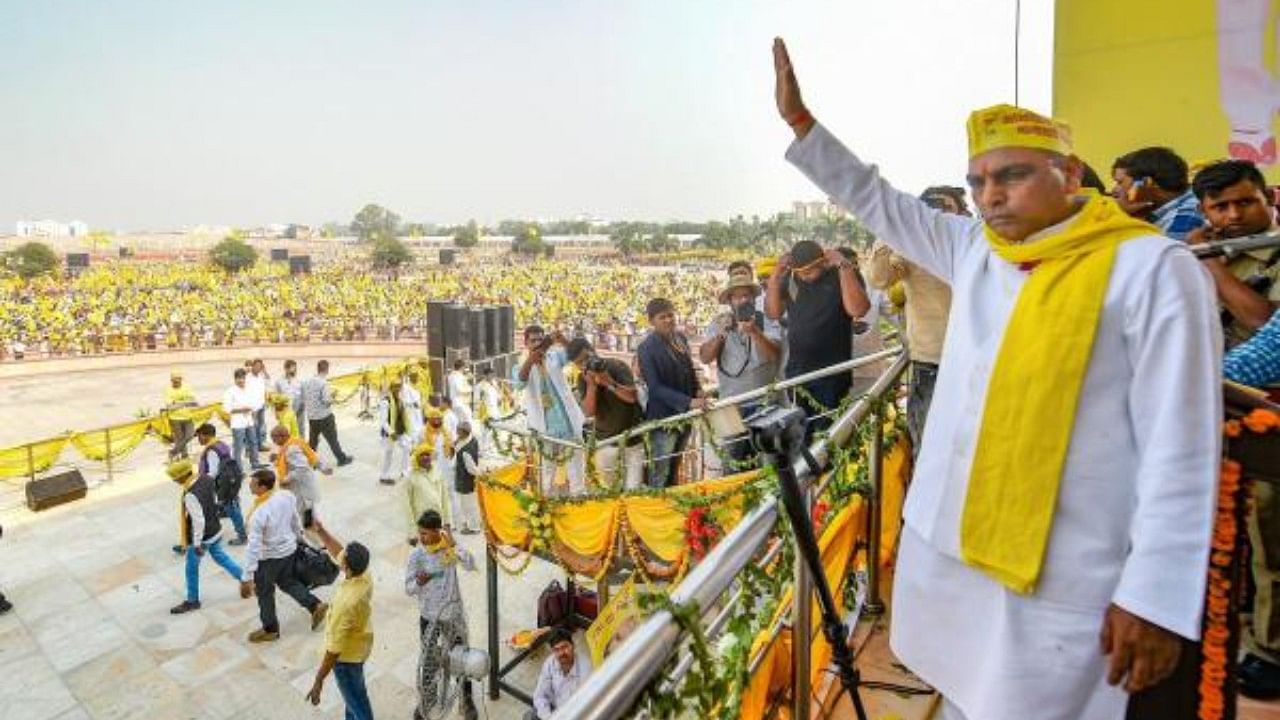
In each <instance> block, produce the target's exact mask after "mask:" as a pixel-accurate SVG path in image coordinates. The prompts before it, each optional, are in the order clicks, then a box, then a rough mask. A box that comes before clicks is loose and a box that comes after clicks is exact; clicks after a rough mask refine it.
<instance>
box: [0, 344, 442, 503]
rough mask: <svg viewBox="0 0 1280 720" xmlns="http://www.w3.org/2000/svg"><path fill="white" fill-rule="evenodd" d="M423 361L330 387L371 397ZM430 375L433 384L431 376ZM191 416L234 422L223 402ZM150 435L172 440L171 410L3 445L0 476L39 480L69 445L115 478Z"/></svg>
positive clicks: (342, 379) (370, 371)
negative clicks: (120, 464)
mask: <svg viewBox="0 0 1280 720" xmlns="http://www.w3.org/2000/svg"><path fill="white" fill-rule="evenodd" d="M419 362H420V360H419V359H417V358H408V359H405V360H398V361H395V362H391V363H385V364H382V365H374V366H370V367H367V368H363V369H361V370H357V371H355V372H352V373H346V374H343V375H336V376H333V377H331V378H329V385H330V387H331V388H332V389H333V395H334V402H335V403H336V404H339V405H344V404H346V403H348V402H350V401H351V400H352V399H356V398H361V399H362V400H364V401H366V402H368V401H372V400H373V394H374V393H376V392H380V391H381V389H382V388H384V387H386V386H387V385H388V383H389V381H390V379H391V378H392V377H395V376H397V375H400V374H402V373H403V372H404V371H405V370H406V368H407V367H408V366H409V365H411V364H417V363H419ZM424 375H426V373H424ZM427 377H428V382H429V375H428V376H427ZM366 409H367V408H366ZM191 415H192V419H193V420H194V422H195V424H196V425H200V424H201V423H205V422H210V421H211V420H217V421H218V422H221V423H222V424H223V425H224V426H229V425H228V423H229V420H230V416H228V415H227V413H226V412H224V411H223V409H222V404H221V403H214V404H210V405H204V406H201V407H197V408H193V409H192V410H191ZM148 437H152V438H155V439H156V440H158V441H160V442H164V443H168V442H170V441H171V440H172V437H173V436H172V432H171V430H170V426H169V416H168V413H167V412H164V411H161V412H160V413H157V414H154V415H148V416H146V417H140V418H138V419H135V420H132V421H130V422H126V423H120V424H117V425H110V426H107V427H102V428H94V429H91V430H69V431H67V432H65V433H62V434H60V435H57V436H54V437H51V438H43V439H40V440H35V441H32V442H29V443H23V444H21V445H14V446H12V447H7V448H0V480H9V481H14V480H19V479H22V478H27V479H30V480H34V479H35V478H36V476H37V475H38V474H40V473H42V472H45V471H47V470H49V469H50V468H52V467H53V466H54V465H55V464H58V463H59V460H60V458H61V457H62V455H63V453H64V451H65V450H66V449H67V447H68V446H70V447H71V448H72V449H73V450H74V451H75V452H76V453H77V454H78V455H79V456H80V457H81V458H82V459H84V460H88V461H93V462H100V463H105V464H106V467H107V473H108V476H110V474H111V472H112V464H113V463H114V462H115V461H117V460H121V459H123V458H124V457H126V456H128V455H129V454H131V453H133V452H134V451H135V450H137V448H138V447H139V446H140V445H141V444H142V442H143V440H145V439H146V438H148Z"/></svg>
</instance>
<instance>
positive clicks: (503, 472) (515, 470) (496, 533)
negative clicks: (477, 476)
mask: <svg viewBox="0 0 1280 720" xmlns="http://www.w3.org/2000/svg"><path fill="white" fill-rule="evenodd" d="M522 477H524V466H523V465H521V464H513V465H508V466H506V467H503V468H500V469H498V470H495V471H493V473H491V474H490V475H489V476H488V478H489V480H491V481H493V482H495V483H499V484H501V485H507V486H515V485H516V484H517V483H519V482H520V479H521V478H522ZM476 499H477V501H478V502H479V504H480V512H481V513H483V514H484V526H485V528H486V529H487V530H488V531H489V533H490V534H491V535H492V536H493V539H494V540H497V541H498V542H499V543H501V544H503V545H510V546H511V547H524V546H525V544H526V543H527V542H528V541H529V526H528V524H527V523H526V522H525V512H524V509H523V508H522V507H520V501H519V500H517V499H516V495H515V492H514V491H512V490H504V489H502V488H499V487H494V486H491V485H487V484H485V483H476Z"/></svg>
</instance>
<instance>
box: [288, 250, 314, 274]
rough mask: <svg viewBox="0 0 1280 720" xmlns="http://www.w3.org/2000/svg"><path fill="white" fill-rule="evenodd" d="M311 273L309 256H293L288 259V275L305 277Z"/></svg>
mask: <svg viewBox="0 0 1280 720" xmlns="http://www.w3.org/2000/svg"><path fill="white" fill-rule="evenodd" d="M310 272H311V256H310V255H294V256H291V257H290V258H289V274H290V275H306V274H309V273H310Z"/></svg>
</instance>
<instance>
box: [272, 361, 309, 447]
mask: <svg viewBox="0 0 1280 720" xmlns="http://www.w3.org/2000/svg"><path fill="white" fill-rule="evenodd" d="M273 387H274V389H275V391H276V392H278V393H280V394H281V395H284V396H286V397H288V398H289V405H290V407H292V408H293V414H294V417H295V418H296V419H297V421H298V430H299V432H301V431H302V430H304V429H306V427H307V412H306V409H305V408H303V406H302V378H300V377H298V363H297V362H296V361H293V360H285V361H284V376H283V377H279V378H276V381H275V383H274V385H273ZM277 419H278V418H277Z"/></svg>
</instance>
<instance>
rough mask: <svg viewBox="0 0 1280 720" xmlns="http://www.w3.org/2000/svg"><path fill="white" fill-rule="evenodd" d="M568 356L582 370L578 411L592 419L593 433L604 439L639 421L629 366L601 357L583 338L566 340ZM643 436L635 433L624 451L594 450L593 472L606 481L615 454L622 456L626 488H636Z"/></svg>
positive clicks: (640, 477) (613, 468) (641, 465)
mask: <svg viewBox="0 0 1280 720" xmlns="http://www.w3.org/2000/svg"><path fill="white" fill-rule="evenodd" d="M567 354H568V356H569V359H570V361H571V362H573V364H574V365H577V366H578V368H579V369H580V370H581V371H582V374H581V376H580V377H579V378H578V387H577V391H578V397H579V398H580V399H581V401H582V412H583V414H585V415H586V416H587V417H588V418H591V419H593V420H594V421H595V435H596V438H597V439H600V440H604V439H607V438H611V437H614V436H615V435H621V434H622V433H624V432H626V431H627V430H629V429H630V428H633V427H635V426H637V425H639V424H640V421H641V420H642V419H643V417H644V415H643V412H642V411H641V409H640V402H639V398H638V397H637V392H636V379H635V376H634V375H632V374H631V368H630V367H627V364H626V363H625V362H623V361H621V360H618V359H615V358H602V357H600V356H599V355H596V353H595V349H594V348H593V347H591V343H590V342H588V341H587V339H586V338H575V339H574V340H573V341H572V342H570V343H569V349H568V352H567ZM643 443H644V438H643V437H641V436H639V435H637V436H636V437H634V438H631V439H630V440H629V441H628V442H627V447H626V449H625V452H624V451H623V450H622V449H621V448H619V447H618V446H617V445H611V446H608V447H604V448H600V449H599V450H598V451H596V459H595V460H596V471H597V473H599V475H600V476H601V477H602V478H604V479H605V480H607V481H611V480H612V479H613V477H614V475H615V474H616V473H617V467H618V456H619V455H620V454H622V455H625V460H624V462H625V464H626V477H625V481H624V483H625V487H626V488H627V489H631V488H635V487H639V486H640V485H641V484H642V483H643V481H644V479H643V473H644V446H643Z"/></svg>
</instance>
